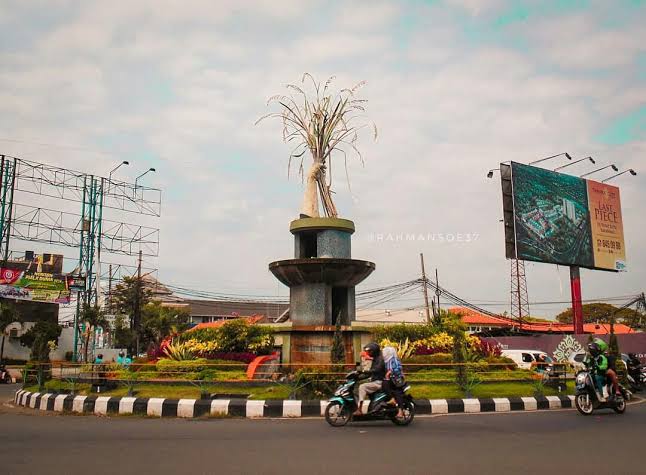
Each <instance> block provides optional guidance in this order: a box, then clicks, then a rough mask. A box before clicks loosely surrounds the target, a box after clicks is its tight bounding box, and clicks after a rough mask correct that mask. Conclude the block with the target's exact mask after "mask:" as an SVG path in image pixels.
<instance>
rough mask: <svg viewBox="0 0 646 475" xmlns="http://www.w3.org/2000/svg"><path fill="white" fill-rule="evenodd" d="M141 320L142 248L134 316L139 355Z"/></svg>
mask: <svg viewBox="0 0 646 475" xmlns="http://www.w3.org/2000/svg"><path fill="white" fill-rule="evenodd" d="M140 320H141V249H140V250H139V259H137V293H136V294H135V314H134V318H133V328H134V330H135V341H136V344H135V351H136V354H135V356H138V355H139V325H140Z"/></svg>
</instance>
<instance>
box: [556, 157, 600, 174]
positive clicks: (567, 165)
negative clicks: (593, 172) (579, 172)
mask: <svg viewBox="0 0 646 475" xmlns="http://www.w3.org/2000/svg"><path fill="white" fill-rule="evenodd" d="M588 159H590V161H591V162H592V163H593V164H594V163H597V162H595V161H594V158H592V157H585V158H581V159H579V160H574V161H573V162H570V163H566V164H565V165H561V166H560V167H556V168H555V169H554V171H557V170H561V169H562V168H565V167H569V166H570V165H574V164H575V163H579V162H582V161H583V160H588Z"/></svg>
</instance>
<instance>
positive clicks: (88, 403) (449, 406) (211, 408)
mask: <svg viewBox="0 0 646 475" xmlns="http://www.w3.org/2000/svg"><path fill="white" fill-rule="evenodd" d="M14 403H15V404H16V405H18V406H23V407H30V408H32V409H39V410H41V411H55V412H74V413H79V414H96V415H129V414H138V415H143V416H152V417H183V418H189V419H190V418H196V417H205V416H206V417H208V416H215V417H218V416H232V417H246V418H262V417H269V418H277V417H285V418H296V417H323V416H324V415H325V407H326V406H327V403H328V401H325V400H324V401H318V400H314V401H307V400H303V401H301V400H288V399H285V400H264V401H253V400H247V399H213V400H211V399H164V398H137V397H108V396H73V395H70V394H49V393H44V394H41V393H31V392H29V391H24V390H19V391H16V394H15V396H14ZM415 406H416V414H418V415H429V414H456V413H481V412H511V411H540V410H549V409H566V408H572V407H574V396H542V397H510V398H480V399H416V400H415Z"/></svg>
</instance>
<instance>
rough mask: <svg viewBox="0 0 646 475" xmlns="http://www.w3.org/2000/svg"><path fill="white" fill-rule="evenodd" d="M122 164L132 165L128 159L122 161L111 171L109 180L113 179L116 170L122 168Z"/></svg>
mask: <svg viewBox="0 0 646 475" xmlns="http://www.w3.org/2000/svg"><path fill="white" fill-rule="evenodd" d="M122 165H130V162H129V161H128V160H124V161H123V162H121V163H120V164H119V165H117V166H116V167H114V168H113V169H112V170H111V171H110V175H108V181H112V174H113V173H114V172H116V171H117V170H118V169H119V168H121V166H122Z"/></svg>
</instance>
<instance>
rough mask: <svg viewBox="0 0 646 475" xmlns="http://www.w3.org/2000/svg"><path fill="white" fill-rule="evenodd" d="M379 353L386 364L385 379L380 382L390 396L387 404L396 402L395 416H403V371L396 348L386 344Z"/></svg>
mask: <svg viewBox="0 0 646 475" xmlns="http://www.w3.org/2000/svg"><path fill="white" fill-rule="evenodd" d="M381 355H382V356H383V358H384V363H385V364H386V379H384V381H383V384H382V388H381V389H382V390H383V391H384V392H385V393H386V394H387V395H388V396H389V397H390V400H389V401H388V404H392V405H394V404H397V417H399V418H400V419H401V418H402V417H404V411H403V410H402V407H403V406H404V393H403V391H402V389H401V388H402V386H403V385H404V384H405V383H404V372H403V370H402V364H401V361H399V357H398V356H397V350H396V349H395V348H394V347H392V346H386V347H384V349H383V350H381Z"/></svg>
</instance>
